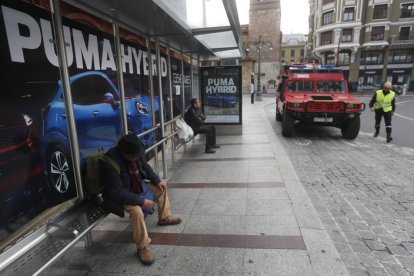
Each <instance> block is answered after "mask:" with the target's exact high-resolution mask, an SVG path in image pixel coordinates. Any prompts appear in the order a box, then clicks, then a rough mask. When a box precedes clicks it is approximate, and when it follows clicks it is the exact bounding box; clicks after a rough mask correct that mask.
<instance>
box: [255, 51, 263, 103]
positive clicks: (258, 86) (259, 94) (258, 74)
mask: <svg viewBox="0 0 414 276" xmlns="http://www.w3.org/2000/svg"><path fill="white" fill-rule="evenodd" d="M261 51H262V49H261V47H260V46H259V48H258V52H259V56H258V64H257V66H258V68H257V94H256V95H257V96H256V101H261V100H262V91H261V87H260V52H261Z"/></svg>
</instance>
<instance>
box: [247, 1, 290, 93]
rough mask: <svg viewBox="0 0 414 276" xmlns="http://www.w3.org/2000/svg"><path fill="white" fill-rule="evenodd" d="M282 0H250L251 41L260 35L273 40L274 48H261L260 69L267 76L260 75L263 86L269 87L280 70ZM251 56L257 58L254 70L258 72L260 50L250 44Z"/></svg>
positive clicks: (267, 39) (264, 38) (266, 46)
mask: <svg viewBox="0 0 414 276" xmlns="http://www.w3.org/2000/svg"><path fill="white" fill-rule="evenodd" d="M280 10H281V9H280V0H250V15H249V35H248V37H249V41H257V40H258V39H259V36H260V35H261V36H262V40H265V41H271V43H272V48H273V49H272V50H269V47H268V45H265V46H264V47H262V50H261V66H260V71H261V72H262V73H265V76H262V77H260V83H261V86H263V85H266V87H268V81H270V80H277V79H278V77H279V71H280V45H281V40H282V37H281V32H280V15H281V11H280ZM249 49H250V51H249V53H248V55H249V57H250V58H251V59H253V60H255V65H254V72H255V73H257V72H258V54H257V53H258V52H257V49H256V48H255V47H252V46H250V47H249Z"/></svg>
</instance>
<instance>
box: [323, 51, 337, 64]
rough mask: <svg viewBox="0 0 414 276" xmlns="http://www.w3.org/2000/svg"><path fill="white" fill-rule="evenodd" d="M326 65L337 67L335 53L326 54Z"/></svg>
mask: <svg viewBox="0 0 414 276" xmlns="http://www.w3.org/2000/svg"><path fill="white" fill-rule="evenodd" d="M325 64H327V65H335V53H334V52H327V53H326V54H325Z"/></svg>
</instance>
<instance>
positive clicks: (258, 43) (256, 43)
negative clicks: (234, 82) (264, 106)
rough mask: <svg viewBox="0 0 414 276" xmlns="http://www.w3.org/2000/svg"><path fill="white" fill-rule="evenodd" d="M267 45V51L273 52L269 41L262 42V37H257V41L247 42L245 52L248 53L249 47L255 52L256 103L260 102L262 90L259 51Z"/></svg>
mask: <svg viewBox="0 0 414 276" xmlns="http://www.w3.org/2000/svg"><path fill="white" fill-rule="evenodd" d="M265 45H268V47H269V50H270V51H271V50H273V45H272V42H271V41H265V40H262V35H260V36H259V39H258V40H257V41H249V42H248V47H247V48H246V51H249V50H250V49H249V46H254V47H255V48H256V50H257V91H256V101H261V100H262V89H261V87H260V74H261V72H260V71H261V51H262V47H263V46H265Z"/></svg>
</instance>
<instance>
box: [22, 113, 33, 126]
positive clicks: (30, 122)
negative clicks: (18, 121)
mask: <svg viewBox="0 0 414 276" xmlns="http://www.w3.org/2000/svg"><path fill="white" fill-rule="evenodd" d="M23 118H24V121H25V123H26V125H27V126H31V125H32V124H33V119H32V117H30V116H29V115H27V114H23Z"/></svg>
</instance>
